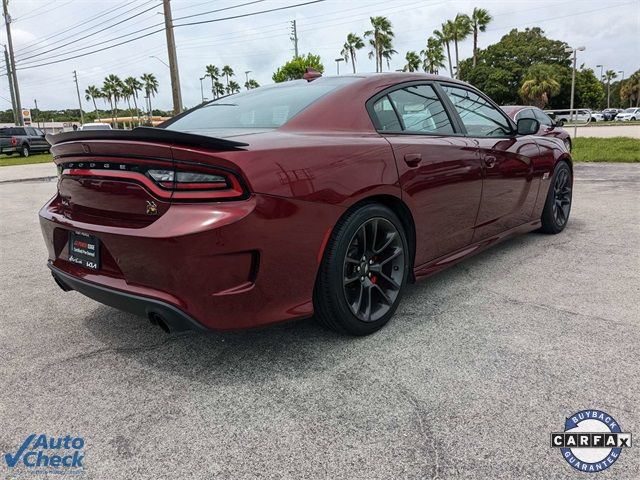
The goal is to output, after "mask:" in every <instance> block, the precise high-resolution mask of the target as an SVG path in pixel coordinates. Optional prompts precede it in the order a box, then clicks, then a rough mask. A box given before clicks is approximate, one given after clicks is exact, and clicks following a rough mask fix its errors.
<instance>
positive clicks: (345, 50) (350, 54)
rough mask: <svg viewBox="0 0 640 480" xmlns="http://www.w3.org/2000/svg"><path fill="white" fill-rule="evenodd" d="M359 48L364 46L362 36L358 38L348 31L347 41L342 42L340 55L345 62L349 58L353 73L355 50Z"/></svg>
mask: <svg viewBox="0 0 640 480" xmlns="http://www.w3.org/2000/svg"><path fill="white" fill-rule="evenodd" d="M361 48H364V42H363V41H362V38H360V37H359V36H358V35H356V34H355V33H350V34H349V35H347V41H346V42H344V45H343V46H342V51H341V52H340V55H342V56H343V57H344V60H345V62H348V61H349V60H351V65H352V66H353V73H356V50H360V49H361Z"/></svg>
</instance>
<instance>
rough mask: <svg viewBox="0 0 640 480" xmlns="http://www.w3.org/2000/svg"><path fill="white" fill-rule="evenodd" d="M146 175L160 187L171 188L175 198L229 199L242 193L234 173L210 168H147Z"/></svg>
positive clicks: (240, 195)
mask: <svg viewBox="0 0 640 480" xmlns="http://www.w3.org/2000/svg"><path fill="white" fill-rule="evenodd" d="M202 170H205V169H204V168H203V169H202ZM147 176H148V177H149V178H151V179H152V180H153V181H154V182H156V183H157V184H158V185H159V186H160V187H162V188H165V189H167V190H172V191H173V192H174V193H173V195H172V198H173V199H176V200H190V199H193V200H198V199H201V200H205V199H230V198H237V197H242V196H243V195H244V190H243V188H242V186H241V185H240V182H239V181H238V179H237V178H236V176H235V175H234V174H232V173H230V172H222V171H215V170H214V171H211V169H210V168H206V171H195V170H175V171H174V170H165V169H149V170H147Z"/></svg>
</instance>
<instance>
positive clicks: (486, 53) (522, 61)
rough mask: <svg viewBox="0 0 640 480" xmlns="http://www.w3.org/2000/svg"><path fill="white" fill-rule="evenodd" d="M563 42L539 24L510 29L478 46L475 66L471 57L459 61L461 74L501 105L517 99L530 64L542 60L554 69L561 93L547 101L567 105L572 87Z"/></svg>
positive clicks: (555, 106)
mask: <svg viewBox="0 0 640 480" xmlns="http://www.w3.org/2000/svg"><path fill="white" fill-rule="evenodd" d="M566 47H567V44H566V43H565V42H562V41H559V40H551V39H549V38H547V37H545V36H544V32H543V31H542V30H541V29H540V28H537V27H536V28H531V29H529V28H527V29H525V30H524V31H518V30H517V29H513V30H511V32H509V33H508V34H506V35H504V36H503V37H502V38H501V39H500V41H499V42H498V43H495V44H493V45H489V46H488V47H487V48H486V49H484V50H482V49H479V50H478V58H477V64H476V68H473V63H472V62H473V60H472V59H466V60H462V61H461V62H460V78H463V79H464V80H466V81H467V82H469V83H471V84H473V85H475V86H476V87H477V88H479V89H480V90H482V91H483V92H485V93H486V94H487V95H489V96H490V97H491V98H492V99H493V100H495V101H496V102H497V103H498V104H500V105H509V104H515V103H517V102H518V101H519V95H518V90H519V88H520V87H521V86H522V84H523V82H524V76H525V74H526V73H527V70H528V69H529V67H531V66H532V65H535V64H537V63H543V64H546V65H552V66H553V67H554V68H555V69H556V74H557V75H556V78H557V79H558V81H559V82H560V84H561V90H560V93H559V94H558V95H557V96H556V97H553V99H552V100H551V101H550V104H549V105H550V106H551V108H567V107H568V103H569V102H568V97H569V90H570V89H571V69H570V65H571V60H570V59H569V56H568V54H567V53H566V52H565V51H564V49H565V48H566Z"/></svg>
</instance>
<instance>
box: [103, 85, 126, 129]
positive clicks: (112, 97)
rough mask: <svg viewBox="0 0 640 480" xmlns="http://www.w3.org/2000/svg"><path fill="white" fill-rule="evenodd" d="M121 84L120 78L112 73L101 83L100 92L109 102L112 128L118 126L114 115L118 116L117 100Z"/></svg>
mask: <svg viewBox="0 0 640 480" xmlns="http://www.w3.org/2000/svg"><path fill="white" fill-rule="evenodd" d="M122 86H123V85H122V80H120V77H118V76H117V75H114V74H111V75H108V76H107V77H106V78H105V79H104V82H103V84H102V92H103V94H104V96H105V97H107V98H108V99H109V103H110V104H111V120H112V123H113V126H114V128H117V127H118V124H117V122H116V117H117V116H118V100H120V97H121V95H122Z"/></svg>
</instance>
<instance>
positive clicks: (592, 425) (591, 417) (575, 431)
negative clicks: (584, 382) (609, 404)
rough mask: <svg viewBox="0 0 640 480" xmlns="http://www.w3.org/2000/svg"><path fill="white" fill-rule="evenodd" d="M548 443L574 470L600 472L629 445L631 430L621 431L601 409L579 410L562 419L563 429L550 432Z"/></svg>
mask: <svg viewBox="0 0 640 480" xmlns="http://www.w3.org/2000/svg"><path fill="white" fill-rule="evenodd" d="M551 446H552V447H554V448H560V451H561V452H562V456H563V457H564V459H565V460H566V461H567V463H568V464H569V465H571V466H572V467H573V468H575V469H576V470H579V471H581V472H600V471H602V470H606V469H607V468H609V467H610V466H611V465H613V464H614V463H615V461H616V460H618V458H620V453H621V452H622V449H623V448H625V447H630V446H631V433H623V432H622V429H621V428H620V425H619V424H618V422H617V421H616V420H615V419H614V418H613V417H612V416H611V415H609V414H608V413H606V412H603V411H602V410H582V411H580V412H578V413H574V414H573V415H571V416H570V417H567V419H566V420H565V422H564V432H556V433H552V434H551Z"/></svg>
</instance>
